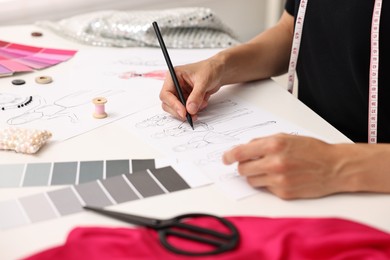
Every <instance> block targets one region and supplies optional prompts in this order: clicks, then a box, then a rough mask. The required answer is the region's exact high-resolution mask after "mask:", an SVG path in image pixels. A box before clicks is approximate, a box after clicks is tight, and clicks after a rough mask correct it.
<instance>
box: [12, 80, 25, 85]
mask: <svg viewBox="0 0 390 260" xmlns="http://www.w3.org/2000/svg"><path fill="white" fill-rule="evenodd" d="M25 83H26V81H24V80H23V79H14V80H13V81H12V84H14V85H23V84H25Z"/></svg>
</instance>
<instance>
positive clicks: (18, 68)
mask: <svg viewBox="0 0 390 260" xmlns="http://www.w3.org/2000/svg"><path fill="white" fill-rule="evenodd" d="M76 52H77V51H74V50H63V49H52V48H43V47H35V46H29V45H22V44H16V43H11V42H5V41H1V40H0V77H2V76H9V75H12V74H14V73H15V72H29V71H33V70H34V69H44V68H47V67H50V66H53V65H56V64H58V63H61V62H63V61H66V60H68V59H70V58H71V57H73V56H74V55H75V53H76Z"/></svg>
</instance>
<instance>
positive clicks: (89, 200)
mask: <svg viewBox="0 0 390 260" xmlns="http://www.w3.org/2000/svg"><path fill="white" fill-rule="evenodd" d="M75 188H76V191H77V192H78V194H79V195H80V196H81V198H82V199H83V201H84V202H85V204H86V205H88V206H95V207H105V206H108V205H112V203H111V201H110V200H109V199H108V198H107V196H106V194H105V193H104V191H103V190H102V188H101V187H100V186H99V184H98V183H97V182H96V181H94V182H88V183H83V184H80V185H76V186H75Z"/></svg>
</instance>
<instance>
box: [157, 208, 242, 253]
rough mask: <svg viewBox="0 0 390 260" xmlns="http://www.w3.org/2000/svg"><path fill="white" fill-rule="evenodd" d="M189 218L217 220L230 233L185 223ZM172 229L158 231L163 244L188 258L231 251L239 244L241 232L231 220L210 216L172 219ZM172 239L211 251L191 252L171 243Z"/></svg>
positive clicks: (185, 216)
mask: <svg viewBox="0 0 390 260" xmlns="http://www.w3.org/2000/svg"><path fill="white" fill-rule="evenodd" d="M189 218H211V219H215V220H217V221H218V222H219V223H220V224H221V225H222V226H224V227H225V228H226V229H227V230H228V231H229V232H228V233H226V232H219V231H217V230H214V229H211V228H204V227H200V226H198V225H194V224H189V223H184V222H182V221H184V220H185V219H189ZM171 221H172V224H171V226H170V227H166V228H161V229H159V230H158V233H159V237H160V241H161V244H162V245H163V246H164V247H165V248H166V249H168V250H170V251H172V252H174V253H176V254H181V255H188V256H204V255H215V254H220V253H223V252H226V251H229V250H233V249H234V248H236V246H237V245H238V243H239V240H240V239H239V238H240V235H239V232H238V230H237V228H236V227H235V226H234V225H233V223H231V222H230V221H229V220H227V219H225V218H222V217H218V216H214V215H209V214H198V213H195V214H185V215H180V216H177V217H175V218H173V219H171ZM171 237H177V238H180V239H184V240H187V241H189V242H193V243H198V244H203V245H206V246H208V248H209V249H206V250H203V251H202V250H201V251H195V250H194V251H191V250H187V249H182V248H181V247H180V246H176V245H174V244H173V243H171V242H170V238H171Z"/></svg>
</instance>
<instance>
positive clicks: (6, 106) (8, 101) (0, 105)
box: [0, 93, 40, 111]
mask: <svg viewBox="0 0 390 260" xmlns="http://www.w3.org/2000/svg"><path fill="white" fill-rule="evenodd" d="M37 102H38V103H39V102H40V99H39V97H36V96H34V97H33V96H26V95H17V94H13V93H0V110H1V111H5V110H10V109H22V108H25V107H27V106H29V107H31V106H35V104H36V103H37Z"/></svg>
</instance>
